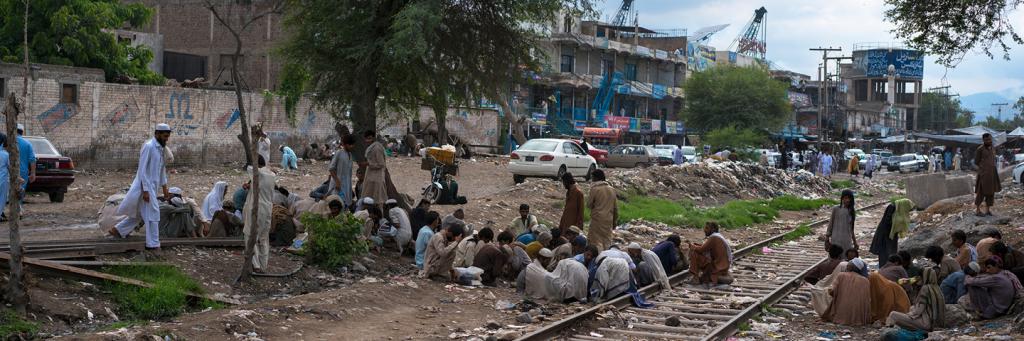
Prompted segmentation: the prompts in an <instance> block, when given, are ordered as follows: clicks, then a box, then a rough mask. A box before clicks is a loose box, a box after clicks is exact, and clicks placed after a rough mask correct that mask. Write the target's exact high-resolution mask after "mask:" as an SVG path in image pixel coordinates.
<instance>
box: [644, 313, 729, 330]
mask: <svg viewBox="0 0 1024 341" xmlns="http://www.w3.org/2000/svg"><path fill="white" fill-rule="evenodd" d="M629 316H631V317H636V318H637V319H639V320H640V321H647V322H652V323H664V322H665V320H666V319H667V317H664V316H647V315H640V314H634V313H630V314H629ZM679 324H688V325H691V326H701V327H714V326H716V325H718V324H719V323H718V322H715V321H694V320H690V319H685V318H681V319H679Z"/></svg>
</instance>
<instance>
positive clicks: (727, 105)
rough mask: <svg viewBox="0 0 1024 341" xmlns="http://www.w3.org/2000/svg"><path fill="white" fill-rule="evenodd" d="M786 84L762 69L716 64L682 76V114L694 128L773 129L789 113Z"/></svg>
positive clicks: (779, 126) (784, 119)
mask: <svg viewBox="0 0 1024 341" xmlns="http://www.w3.org/2000/svg"><path fill="white" fill-rule="evenodd" d="M788 87H789V86H788V84H786V83H784V82H781V81H778V80H775V79H773V78H771V76H770V75H769V74H768V72H766V71H765V70H763V69H760V68H754V67H734V66H718V67H713V68H709V69H707V70H705V71H702V72H697V73H695V74H694V75H693V76H691V77H689V79H687V80H686V84H685V85H684V90H685V91H686V96H687V101H686V108H685V109H684V110H683V117H684V119H685V120H686V122H687V124H689V125H690V126H691V127H693V128H694V129H697V130H704V131H710V130H715V129H722V128H728V127H735V128H737V129H739V130H744V129H766V130H769V131H772V130H777V129H779V128H781V127H782V125H783V124H784V123H785V122H786V121H787V120H788V119H789V118H790V117H791V116H792V109H791V108H790V105H789V98H788V97H787V95H786V90H787V89H788Z"/></svg>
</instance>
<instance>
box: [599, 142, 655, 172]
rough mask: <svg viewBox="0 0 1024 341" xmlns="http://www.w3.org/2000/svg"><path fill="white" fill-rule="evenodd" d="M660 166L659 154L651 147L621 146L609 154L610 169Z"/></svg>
mask: <svg viewBox="0 0 1024 341" xmlns="http://www.w3.org/2000/svg"><path fill="white" fill-rule="evenodd" d="M655 164H658V154H655V152H654V148H651V146H641V145H637V144H620V145H618V146H616V147H615V148H612V150H611V151H610V152H608V167H623V168H631V167H647V166H650V165H655Z"/></svg>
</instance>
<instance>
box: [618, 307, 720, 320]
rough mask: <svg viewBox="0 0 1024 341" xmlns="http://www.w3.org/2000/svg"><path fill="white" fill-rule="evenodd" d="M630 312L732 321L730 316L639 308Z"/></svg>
mask: <svg viewBox="0 0 1024 341" xmlns="http://www.w3.org/2000/svg"><path fill="white" fill-rule="evenodd" d="M632 310H633V311H636V312H642V313H648V314H655V315H674V316H683V317H686V318H690V319H704V320H707V321H728V320H731V319H732V316H725V317H722V316H721V315H708V314H695V313H687V312H682V311H675V310H658V309H641V308H633V309H632Z"/></svg>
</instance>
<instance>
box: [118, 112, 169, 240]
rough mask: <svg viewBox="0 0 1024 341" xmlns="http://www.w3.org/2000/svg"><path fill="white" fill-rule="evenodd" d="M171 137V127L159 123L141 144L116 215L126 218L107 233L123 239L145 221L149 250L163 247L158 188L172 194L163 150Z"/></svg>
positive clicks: (164, 193) (165, 195) (166, 195)
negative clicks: (165, 169)
mask: <svg viewBox="0 0 1024 341" xmlns="http://www.w3.org/2000/svg"><path fill="white" fill-rule="evenodd" d="M170 137H171V127H170V126H168V125H167V124H164V123H160V124H157V125H156V128H155V129H154V132H153V139H151V140H149V141H146V143H145V144H143V145H142V150H141V151H140V152H139V168H138V171H137V172H136V173H135V180H132V186H131V188H129V189H128V194H126V195H125V197H124V201H121V205H120V206H118V207H117V214H118V215H123V216H125V218H124V220H121V222H119V223H117V225H116V226H115V227H114V228H112V229H110V231H108V232H107V233H109V234H110V235H111V236H114V237H119V238H124V237H127V236H128V234H130V233H132V231H134V230H135V227H137V226H138V225H139V223H142V224H143V225H144V226H145V228H146V249H147V250H151V251H152V250H159V249H160V206H159V204H158V203H157V191H156V190H157V188H160V189H161V190H162V191H163V192H162V193H163V195H164V198H170V197H171V194H170V193H169V192H168V191H167V173H166V172H165V171H164V152H163V149H164V148H167V140H168V139H169V138H170Z"/></svg>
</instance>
